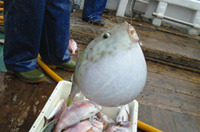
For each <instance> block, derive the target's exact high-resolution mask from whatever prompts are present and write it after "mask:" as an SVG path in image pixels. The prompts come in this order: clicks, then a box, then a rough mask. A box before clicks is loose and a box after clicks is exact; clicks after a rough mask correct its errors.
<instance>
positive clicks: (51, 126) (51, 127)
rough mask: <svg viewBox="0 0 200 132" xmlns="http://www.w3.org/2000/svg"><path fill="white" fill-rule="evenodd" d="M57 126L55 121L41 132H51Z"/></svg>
mask: <svg viewBox="0 0 200 132" xmlns="http://www.w3.org/2000/svg"><path fill="white" fill-rule="evenodd" d="M55 124H56V123H55V121H54V120H52V121H51V122H49V123H48V124H47V125H46V126H45V127H43V128H42V130H41V131H40V132H51V131H52V130H53V128H54V127H55Z"/></svg>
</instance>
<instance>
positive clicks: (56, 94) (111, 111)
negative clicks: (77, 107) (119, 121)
mask: <svg viewBox="0 0 200 132" xmlns="http://www.w3.org/2000/svg"><path fill="white" fill-rule="evenodd" d="M71 85H72V84H71V82H68V81H60V82H59V83H58V84H57V86H56V87H55V89H54V91H53V93H52V94H51V96H50V97H49V99H48V101H47V103H46V104H45V106H44V107H43V109H42V111H41V113H40V114H39V116H38V117H37V119H36V120H35V122H34V124H33V125H32V127H31V129H30V130H29V132H39V131H40V130H41V129H42V127H43V124H44V116H45V117H48V116H49V115H50V113H51V111H52V110H53V108H54V107H55V105H56V103H57V102H58V101H59V99H67V97H68V96H69V93H70V91H71ZM80 99H83V96H82V95H81V94H79V95H77V96H76V98H75V100H80ZM129 107H130V117H131V118H130V120H131V122H132V123H133V126H132V132H137V119H138V102H137V101H136V100H134V101H133V102H131V103H129ZM118 110H119V108H118V107H112V108H111V107H103V109H102V112H104V113H105V114H106V115H108V116H109V117H111V118H113V119H115V117H116V115H117V113H118Z"/></svg>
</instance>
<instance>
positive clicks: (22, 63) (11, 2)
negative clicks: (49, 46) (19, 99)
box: [4, 0, 45, 80]
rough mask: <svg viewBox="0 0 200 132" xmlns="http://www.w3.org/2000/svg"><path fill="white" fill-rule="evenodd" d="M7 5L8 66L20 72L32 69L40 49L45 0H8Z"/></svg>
mask: <svg viewBox="0 0 200 132" xmlns="http://www.w3.org/2000/svg"><path fill="white" fill-rule="evenodd" d="M4 9H5V12H4V21H5V45H4V61H5V64H6V68H7V69H8V70H12V71H15V72H17V73H20V72H28V71H32V70H34V69H35V68H36V62H37V55H38V52H39V45H40V38H41V31H42V25H43V16H44V10H45V0H43V1H41V0H17V1H16V0H5V1H4ZM34 74H36V73H34ZM37 75H38V73H37ZM32 77H33V76H32ZM41 77H42V78H44V76H41ZM22 78H23V77H22ZM32 79H33V80H34V79H35V78H32ZM36 79H37V78H36Z"/></svg>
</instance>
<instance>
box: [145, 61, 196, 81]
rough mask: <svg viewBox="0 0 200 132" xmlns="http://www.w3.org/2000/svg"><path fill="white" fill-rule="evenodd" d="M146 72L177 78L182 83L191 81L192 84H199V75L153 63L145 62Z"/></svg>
mask: <svg viewBox="0 0 200 132" xmlns="http://www.w3.org/2000/svg"><path fill="white" fill-rule="evenodd" d="M147 70H148V72H154V73H157V74H160V75H165V76H168V77H173V78H178V79H181V80H183V81H191V82H194V83H200V74H199V73H194V72H190V71H186V70H182V69H177V68H175V67H170V66H167V65H163V64H159V63H154V62H151V61H147Z"/></svg>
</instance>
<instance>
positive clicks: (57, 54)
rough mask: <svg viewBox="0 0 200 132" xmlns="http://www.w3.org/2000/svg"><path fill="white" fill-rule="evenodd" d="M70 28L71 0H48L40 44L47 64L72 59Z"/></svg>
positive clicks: (41, 53) (58, 63) (43, 58)
mask: <svg viewBox="0 0 200 132" xmlns="http://www.w3.org/2000/svg"><path fill="white" fill-rule="evenodd" d="M69 28H70V0H48V1H47V4H46V10H45V19H44V27H43V32H42V39H41V45H40V55H41V58H42V60H43V61H44V62H45V63H46V64H48V65H60V64H63V63H65V62H69V61H70V52H69V51H68V44H69ZM74 67H75V66H73V68H74Z"/></svg>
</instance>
